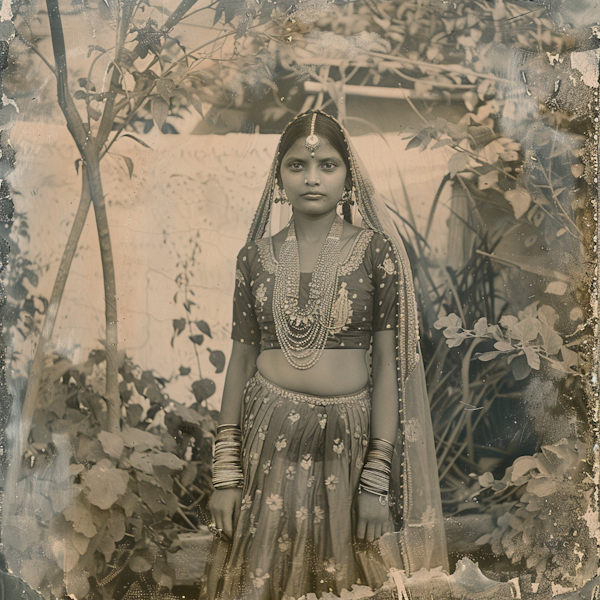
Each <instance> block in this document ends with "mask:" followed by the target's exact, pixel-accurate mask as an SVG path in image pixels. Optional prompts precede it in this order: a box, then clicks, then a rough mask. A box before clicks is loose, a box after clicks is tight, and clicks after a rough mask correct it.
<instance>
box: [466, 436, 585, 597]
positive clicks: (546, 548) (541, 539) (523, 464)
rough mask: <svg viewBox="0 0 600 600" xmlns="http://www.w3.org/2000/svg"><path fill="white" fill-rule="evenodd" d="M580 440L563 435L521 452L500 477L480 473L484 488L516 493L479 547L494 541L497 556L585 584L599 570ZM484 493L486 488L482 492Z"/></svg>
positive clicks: (552, 576) (561, 580)
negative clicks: (532, 451)
mask: <svg viewBox="0 0 600 600" xmlns="http://www.w3.org/2000/svg"><path fill="white" fill-rule="evenodd" d="M589 475H590V467H589V465H588V464H587V462H586V445H585V443H584V442H583V441H581V440H576V439H563V440H560V441H559V442H557V443H555V444H552V445H548V446H542V448H541V451H540V452H537V453H536V454H534V455H533V456H520V457H519V458H517V459H516V460H515V462H514V463H513V465H512V466H511V467H509V468H508V469H507V470H506V473H505V475H504V477H503V478H502V479H500V480H496V479H495V478H494V476H493V475H492V473H490V472H487V473H484V474H483V475H481V476H480V477H479V483H480V486H481V488H482V489H483V490H489V491H491V492H493V493H494V494H495V495H504V496H506V495H507V493H512V494H516V495H517V496H518V500H517V501H516V502H512V503H510V504H508V505H505V506H507V508H508V509H509V510H507V511H506V512H505V513H504V514H503V515H502V516H500V517H499V518H498V520H497V526H496V528H495V529H494V531H493V532H491V533H489V534H486V535H484V536H482V537H481V538H480V539H479V540H477V543H478V544H479V545H485V544H491V546H492V549H493V551H494V553H495V554H497V555H503V554H505V555H506V556H507V557H508V558H510V559H511V561H512V563H513V564H514V563H520V562H521V561H523V562H524V564H525V566H526V568H528V569H532V570H534V571H535V572H536V573H537V574H538V577H542V576H544V577H546V578H547V579H549V580H550V581H553V582H555V583H561V584H563V585H571V586H581V585H583V584H584V583H585V582H586V581H587V580H588V579H589V578H591V577H593V576H594V575H595V573H596V567H595V564H596V560H595V559H596V543H595V538H594V537H593V536H591V535H590V534H591V531H590V521H588V517H590V516H591V514H590V512H589V510H590V508H589V502H590V500H591V494H592V492H593V484H592V480H591V479H590V477H589ZM484 493H485V492H484Z"/></svg>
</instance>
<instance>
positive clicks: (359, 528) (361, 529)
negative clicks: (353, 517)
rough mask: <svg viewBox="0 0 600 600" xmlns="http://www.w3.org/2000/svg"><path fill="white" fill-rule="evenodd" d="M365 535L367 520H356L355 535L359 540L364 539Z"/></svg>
mask: <svg viewBox="0 0 600 600" xmlns="http://www.w3.org/2000/svg"><path fill="white" fill-rule="evenodd" d="M366 535H367V522H366V521H365V520H363V519H359V520H358V524H357V525H356V537H357V538H358V539H359V540H364V539H365V537H366Z"/></svg>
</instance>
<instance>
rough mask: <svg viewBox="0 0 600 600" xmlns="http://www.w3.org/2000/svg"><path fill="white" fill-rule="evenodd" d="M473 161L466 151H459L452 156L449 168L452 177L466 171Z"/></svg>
mask: <svg viewBox="0 0 600 600" xmlns="http://www.w3.org/2000/svg"><path fill="white" fill-rule="evenodd" d="M470 162H471V158H470V156H469V155H468V154H467V153H466V152H458V153H457V154H454V155H452V156H451V157H450V160H449V161H448V170H449V171H450V177H455V176H456V174H457V173H460V171H464V170H465V169H466V168H467V167H468V166H469V163H470Z"/></svg>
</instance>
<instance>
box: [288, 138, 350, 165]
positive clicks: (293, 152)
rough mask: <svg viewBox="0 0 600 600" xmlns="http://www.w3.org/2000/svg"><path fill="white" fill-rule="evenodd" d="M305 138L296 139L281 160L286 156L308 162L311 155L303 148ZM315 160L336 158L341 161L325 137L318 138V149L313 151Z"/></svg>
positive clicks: (341, 158)
mask: <svg viewBox="0 0 600 600" xmlns="http://www.w3.org/2000/svg"><path fill="white" fill-rule="evenodd" d="M305 143H306V138H305V137H300V138H298V139H297V140H296V141H295V142H294V143H293V144H292V145H291V146H290V149H289V150H288V151H287V152H286V153H285V156H284V157H283V160H285V158H286V157H288V156H294V157H295V158H302V159H306V160H308V159H309V158H312V157H311V153H310V152H309V150H308V149H307V148H306V146H305ZM315 158H316V159H319V160H320V159H323V158H338V159H339V160H343V157H342V156H341V155H340V153H339V152H338V151H337V150H336V149H335V148H334V147H333V146H332V145H331V142H330V141H329V140H328V139H327V138H326V137H325V136H319V147H318V148H317V150H316V151H315Z"/></svg>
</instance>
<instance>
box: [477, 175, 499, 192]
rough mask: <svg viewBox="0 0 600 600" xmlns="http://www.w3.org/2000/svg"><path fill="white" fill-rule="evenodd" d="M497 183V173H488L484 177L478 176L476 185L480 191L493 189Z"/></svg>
mask: <svg viewBox="0 0 600 600" xmlns="http://www.w3.org/2000/svg"><path fill="white" fill-rule="evenodd" d="M497 183H498V171H496V170H494V171H489V172H488V173H486V174H485V175H480V176H479V181H478V183H477V187H478V188H479V189H480V190H487V189H489V188H491V187H494V186H495V185H496V184H497Z"/></svg>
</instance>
